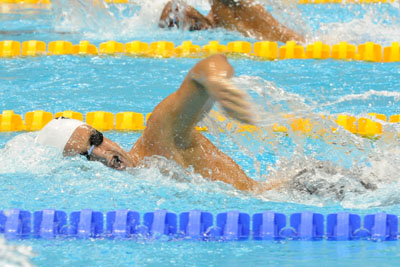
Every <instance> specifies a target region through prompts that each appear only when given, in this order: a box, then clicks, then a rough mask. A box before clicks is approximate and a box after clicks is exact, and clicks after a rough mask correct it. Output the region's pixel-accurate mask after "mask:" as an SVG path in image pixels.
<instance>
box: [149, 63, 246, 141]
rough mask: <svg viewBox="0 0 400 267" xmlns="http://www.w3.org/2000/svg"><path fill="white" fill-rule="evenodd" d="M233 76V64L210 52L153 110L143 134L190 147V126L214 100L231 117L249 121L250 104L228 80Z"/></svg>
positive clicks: (194, 124) (192, 126) (200, 117)
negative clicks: (211, 54)
mask: <svg viewBox="0 0 400 267" xmlns="http://www.w3.org/2000/svg"><path fill="white" fill-rule="evenodd" d="M233 75H234V70H233V67H232V66H231V65H230V64H229V62H228V60H227V59H226V57H225V56H223V55H213V56H210V57H208V58H206V59H204V60H202V61H200V62H199V63H197V64H196V65H195V66H194V67H193V68H192V69H191V70H190V71H189V73H188V74H187V76H186V78H185V80H184V81H183V83H182V84H181V86H180V88H179V89H178V90H177V91H176V92H174V93H172V94H171V95H169V96H168V97H167V98H166V99H164V100H163V101H162V102H161V103H160V104H159V105H158V106H157V107H156V108H155V109H154V111H153V113H152V116H151V117H150V120H149V123H148V127H147V128H146V131H145V133H146V135H148V137H150V138H151V139H153V140H156V139H157V138H163V139H168V140H173V141H174V142H175V146H177V147H180V148H187V147H190V145H191V142H192V137H193V136H192V134H193V131H194V127H195V126H196V125H197V123H198V122H199V121H200V120H201V119H202V118H203V116H204V115H205V114H206V113H208V112H209V111H210V110H211V108H212V106H213V105H214V103H215V102H219V103H220V104H221V106H222V108H223V109H224V110H225V112H226V113H227V114H228V115H230V116H231V117H233V118H235V119H238V120H239V121H241V122H244V123H252V122H253V114H252V113H251V112H250V106H251V103H250V102H248V101H247V99H246V94H245V93H243V92H242V91H240V90H238V89H237V88H235V86H233V84H232V83H231V82H230V80H229V79H230V78H231V77H232V76H233ZM150 134H151V136H150Z"/></svg>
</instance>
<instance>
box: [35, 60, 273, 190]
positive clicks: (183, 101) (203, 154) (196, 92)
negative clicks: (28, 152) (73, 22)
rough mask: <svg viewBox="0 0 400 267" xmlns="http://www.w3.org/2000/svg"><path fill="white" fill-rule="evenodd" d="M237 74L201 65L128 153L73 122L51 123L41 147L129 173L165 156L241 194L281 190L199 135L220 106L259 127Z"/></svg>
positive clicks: (219, 65)
mask: <svg viewBox="0 0 400 267" xmlns="http://www.w3.org/2000/svg"><path fill="white" fill-rule="evenodd" d="M233 75H234V69H233V67H232V66H231V65H230V64H229V62H228V60H227V59H226V57H225V56H223V55H213V56H210V57H208V58H206V59H203V60H201V61H200V62H198V63H197V64H196V65H195V66H194V67H193V68H192V69H191V70H190V71H189V73H188V74H187V76H186V78H185V79H184V81H183V82H182V84H181V86H180V88H179V89H178V90H177V91H175V92H174V93H172V94H171V95H169V96H168V97H166V98H165V99H164V100H163V101H161V102H160V103H159V104H158V105H157V106H156V107H155V108H154V110H153V112H152V114H151V116H150V118H149V119H148V121H147V125H146V129H145V130H144V131H143V135H142V136H141V137H140V138H139V139H138V140H137V142H136V143H135V145H134V146H133V147H132V149H131V150H130V151H129V152H127V151H125V150H124V149H122V148H121V147H120V146H119V145H117V144H116V143H114V142H113V141H111V140H110V139H108V138H106V137H104V136H103V134H102V133H100V132H99V131H97V130H95V129H94V128H92V127H91V126H89V125H87V124H85V123H83V122H81V121H78V120H73V119H63V118H58V119H54V120H52V121H50V122H49V123H48V124H47V125H46V126H45V127H44V128H43V129H42V130H41V131H40V132H39V133H38V136H37V137H36V139H35V142H36V143H39V144H42V145H47V146H52V147H54V148H57V149H59V151H60V153H63V155H64V156H75V155H84V156H85V157H87V158H88V159H89V160H91V161H100V162H102V163H103V164H105V165H106V166H108V167H111V168H114V169H117V170H124V169H126V168H130V167H136V166H140V163H141V161H142V160H143V159H145V158H146V157H151V156H153V155H159V156H163V157H165V158H167V159H169V160H174V161H175V162H177V163H178V164H179V165H181V166H182V167H183V168H189V167H190V166H191V167H192V168H193V170H194V172H195V173H199V174H201V175H202V176H203V177H204V178H207V179H211V180H214V181H215V180H218V181H222V182H225V183H228V184H231V185H233V186H234V187H235V188H237V189H239V190H244V191H249V192H255V193H257V192H261V191H264V190H268V189H271V188H273V187H275V186H278V185H279V182H278V183H276V184H274V185H272V184H266V183H260V182H257V181H255V180H253V179H251V178H249V177H248V176H247V175H246V174H245V172H244V171H243V170H242V169H241V168H240V167H239V165H238V164H237V163H236V162H235V161H234V160H233V159H231V158H230V157H229V156H228V155H226V154H224V153H223V152H221V151H220V150H219V149H218V148H217V147H216V146H215V145H213V144H212V143H211V141H209V140H208V139H207V138H206V137H205V136H204V135H202V134H201V133H200V132H199V131H197V130H195V126H196V125H197V123H198V122H199V121H200V120H201V119H202V118H203V117H204V116H205V115H206V114H207V113H208V112H209V111H210V110H211V108H212V106H213V105H214V103H215V102H218V103H219V104H220V105H221V107H222V108H223V110H224V111H225V112H226V113H227V114H228V115H229V116H231V117H233V118H235V119H237V120H239V121H240V122H243V123H254V118H253V114H252V113H251V112H250V106H251V103H250V102H249V101H248V100H247V97H246V94H245V93H244V92H242V91H240V90H239V89H237V88H236V87H235V86H234V85H233V83H232V82H231V80H230V78H232V77H233Z"/></svg>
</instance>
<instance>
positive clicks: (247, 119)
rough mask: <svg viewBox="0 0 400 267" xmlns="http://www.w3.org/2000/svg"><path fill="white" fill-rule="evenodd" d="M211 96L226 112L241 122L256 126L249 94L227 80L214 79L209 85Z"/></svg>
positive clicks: (210, 80)
mask: <svg viewBox="0 0 400 267" xmlns="http://www.w3.org/2000/svg"><path fill="white" fill-rule="evenodd" d="M207 87H208V91H209V93H210V95H211V96H212V97H213V98H214V99H215V100H216V101H218V102H219V103H220V104H221V106H222V108H223V109H224V110H225V112H226V113H227V114H228V115H229V116H231V117H233V118H235V119H238V120H239V121H241V122H244V123H251V124H254V116H253V113H252V112H251V105H252V104H251V102H250V101H248V97H247V94H246V93H245V92H243V91H240V90H239V89H238V88H236V87H235V86H234V85H233V84H232V82H231V81H230V80H228V79H226V78H221V77H213V78H211V79H209V81H208V83H207Z"/></svg>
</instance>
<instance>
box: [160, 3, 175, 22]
mask: <svg viewBox="0 0 400 267" xmlns="http://www.w3.org/2000/svg"><path fill="white" fill-rule="evenodd" d="M171 7H172V1H169V2H168V3H167V4H166V5H165V7H164V9H163V11H162V12H161V16H160V20H159V22H158V27H160V28H168V26H169V21H168V19H169V13H170V12H171V11H172V10H171Z"/></svg>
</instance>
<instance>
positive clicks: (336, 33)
mask: <svg viewBox="0 0 400 267" xmlns="http://www.w3.org/2000/svg"><path fill="white" fill-rule="evenodd" d="M365 8H366V7H365ZM371 8H372V9H370V10H368V11H367V12H366V14H364V16H363V17H361V18H360V17H356V18H354V19H353V20H351V21H349V22H334V23H321V24H320V25H319V27H318V30H317V31H316V32H315V34H314V40H315V41H322V42H324V43H326V44H330V45H333V44H337V43H339V42H341V41H346V42H348V43H350V44H355V45H358V44H362V43H365V42H371V41H373V42H375V43H378V44H381V45H385V46H387V45H390V44H391V42H398V36H399V34H400V21H398V18H397V17H395V16H391V15H389V14H381V13H378V12H377V10H374V9H373V7H371ZM384 21H387V22H386V23H384Z"/></svg>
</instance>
